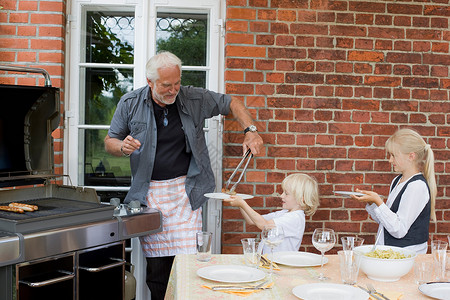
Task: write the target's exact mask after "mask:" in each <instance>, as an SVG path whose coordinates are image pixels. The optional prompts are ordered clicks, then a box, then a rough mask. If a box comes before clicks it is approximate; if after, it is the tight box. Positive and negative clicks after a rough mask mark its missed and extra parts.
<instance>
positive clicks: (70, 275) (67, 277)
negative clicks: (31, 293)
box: [19, 270, 75, 287]
mask: <svg viewBox="0 0 450 300" xmlns="http://www.w3.org/2000/svg"><path fill="white" fill-rule="evenodd" d="M58 272H59V273H62V274H66V275H64V276H61V277H56V278H53V279H48V280H44V281H40V282H29V281H26V280H19V282H20V283H23V284H26V285H28V286H29V287H41V286H47V285H50V284H55V283H58V282H62V281H66V280H70V279H73V278H74V277H75V274H74V273H71V272H67V271H63V270H58Z"/></svg>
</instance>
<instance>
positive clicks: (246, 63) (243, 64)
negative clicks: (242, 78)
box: [226, 58, 273, 70]
mask: <svg viewBox="0 0 450 300" xmlns="http://www.w3.org/2000/svg"><path fill="white" fill-rule="evenodd" d="M226 66H227V68H232V69H253V60H252V59H240V58H227V59H226ZM272 69H273V68H272ZM272 69H271V70H272Z"/></svg>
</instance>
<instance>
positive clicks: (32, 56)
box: [17, 52, 37, 63]
mask: <svg viewBox="0 0 450 300" xmlns="http://www.w3.org/2000/svg"><path fill="white" fill-rule="evenodd" d="M36 58H37V56H36V52H18V53H17V61H18V62H32V63H34V62H36Z"/></svg>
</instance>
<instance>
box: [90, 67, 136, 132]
mask: <svg viewBox="0 0 450 300" xmlns="http://www.w3.org/2000/svg"><path fill="white" fill-rule="evenodd" d="M85 73H86V89H85V90H86V95H85V116H84V117H85V120H84V124H90V125H109V124H110V123H111V119H112V117H113V115H114V111H115V110H116V105H117V103H118V102H119V100H120V97H122V95H124V94H125V93H127V92H129V91H131V90H132V89H133V70H126V69H92V68H86V72H85Z"/></svg>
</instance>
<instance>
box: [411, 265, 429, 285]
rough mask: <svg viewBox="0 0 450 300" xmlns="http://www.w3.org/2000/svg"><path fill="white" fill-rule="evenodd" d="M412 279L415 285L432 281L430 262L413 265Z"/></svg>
mask: <svg viewBox="0 0 450 300" xmlns="http://www.w3.org/2000/svg"><path fill="white" fill-rule="evenodd" d="M414 279H415V281H416V284H419V285H420V284H424V283H427V282H430V281H433V279H434V269H433V264H432V263H430V262H425V261H420V262H415V263H414Z"/></svg>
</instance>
